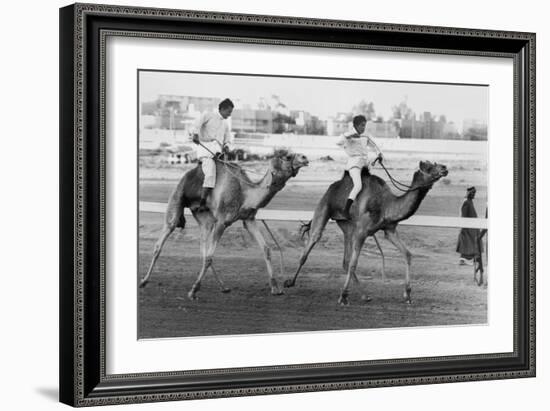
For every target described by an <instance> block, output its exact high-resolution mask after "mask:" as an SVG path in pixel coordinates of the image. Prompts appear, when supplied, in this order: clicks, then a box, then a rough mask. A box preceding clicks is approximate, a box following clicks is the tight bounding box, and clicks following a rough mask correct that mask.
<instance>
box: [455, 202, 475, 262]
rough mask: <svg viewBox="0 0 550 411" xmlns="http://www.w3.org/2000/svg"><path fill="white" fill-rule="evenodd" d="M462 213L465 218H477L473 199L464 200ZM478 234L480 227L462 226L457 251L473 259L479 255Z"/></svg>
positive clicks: (461, 255) (462, 255) (463, 256)
mask: <svg viewBox="0 0 550 411" xmlns="http://www.w3.org/2000/svg"><path fill="white" fill-rule="evenodd" d="M460 215H461V216H462V217H465V218H477V213H476V209H475V208H474V202H473V201H472V200H471V199H469V198H467V199H466V200H464V203H462V209H461V211H460ZM478 236H479V229H477V228H462V229H461V230H460V234H459V235H458V243H457V245H456V251H457V252H458V253H460V257H462V258H467V259H472V258H474V257H476V256H478V255H479V253H480V251H481V250H480V247H479V246H478V242H477V238H478Z"/></svg>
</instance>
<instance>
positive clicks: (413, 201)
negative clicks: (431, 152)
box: [386, 171, 431, 222]
mask: <svg viewBox="0 0 550 411" xmlns="http://www.w3.org/2000/svg"><path fill="white" fill-rule="evenodd" d="M430 188H431V185H426V181H424V179H423V178H422V173H421V172H420V171H417V172H416V173H415V174H414V176H413V180H412V183H411V191H409V192H407V193H405V194H403V195H402V196H399V197H396V199H395V201H394V202H393V204H392V206H391V207H390V208H389V210H388V211H389V213H387V214H386V219H387V220H390V221H394V222H399V221H402V220H405V219H407V218H409V217H410V216H411V215H413V214H414V213H416V210H418V207H420V203H422V200H424V197H426V194H428V191H430Z"/></svg>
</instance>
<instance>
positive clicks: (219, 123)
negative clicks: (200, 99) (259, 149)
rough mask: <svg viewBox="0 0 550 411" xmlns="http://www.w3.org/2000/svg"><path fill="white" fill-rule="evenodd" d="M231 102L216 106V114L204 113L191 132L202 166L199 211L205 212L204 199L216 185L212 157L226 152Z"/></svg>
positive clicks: (227, 100) (214, 164) (229, 132)
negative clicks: (202, 177)
mask: <svg viewBox="0 0 550 411" xmlns="http://www.w3.org/2000/svg"><path fill="white" fill-rule="evenodd" d="M233 107H234V105H233V102H232V101H231V100H229V99H228V98H226V99H225V100H222V101H221V103H220V104H219V105H218V111H217V112H215V113H214V112H204V113H203V114H202V115H201V116H200V118H199V119H198V120H197V122H196V123H195V126H194V130H193V142H194V143H195V144H197V158H198V160H199V161H200V162H201V164H202V171H203V173H204V182H203V184H202V192H201V201H200V206H199V211H205V210H207V207H206V199H207V198H208V195H209V194H210V192H211V191H212V189H213V188H214V186H215V185H216V163H215V162H214V156H215V155H218V154H219V153H222V152H226V151H227V150H228V146H227V144H229V142H230V141H231V130H230V127H229V123H228V122H227V119H228V118H229V116H231V113H232V112H233Z"/></svg>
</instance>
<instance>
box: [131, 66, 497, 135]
mask: <svg viewBox="0 0 550 411" xmlns="http://www.w3.org/2000/svg"><path fill="white" fill-rule="evenodd" d="M159 94H176V95H187V96H201V97H218V98H225V97H229V98H231V99H233V100H240V102H241V103H243V104H250V105H252V106H255V104H256V103H257V102H258V100H259V99H260V97H265V98H269V97H270V96H271V95H273V94H276V95H278V96H280V98H281V101H282V102H283V103H285V104H286V105H287V106H288V108H289V109H291V110H305V111H309V112H310V113H311V114H313V115H318V116H319V117H321V118H323V119H325V118H327V117H328V116H332V115H335V114H336V113H337V112H349V111H351V109H352V107H353V106H354V105H356V104H357V103H359V102H360V101H361V100H366V101H372V102H374V107H375V109H376V114H377V115H381V116H383V117H384V118H385V119H388V118H389V117H390V115H391V113H392V112H391V107H392V106H394V105H397V104H399V103H400V102H401V101H404V100H405V98H406V99H407V104H408V105H409V107H411V108H412V110H413V111H414V112H416V114H417V115H418V114H421V113H422V112H424V111H430V112H431V113H432V114H433V115H445V116H446V117H447V121H454V122H455V123H457V124H458V125H459V126H460V125H461V124H462V121H463V120H464V119H469V118H474V119H479V120H482V121H487V117H488V87H486V86H470V85H468V86H465V85H445V84H426V83H403V82H379V81H364V80H325V79H318V78H313V79H309V78H308V79H304V78H291V77H262V76H241V75H220V74H194V73H166V72H140V101H142V102H143V101H151V100H154V99H155V98H157V96H158V95H159Z"/></svg>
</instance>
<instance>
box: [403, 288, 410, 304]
mask: <svg viewBox="0 0 550 411" xmlns="http://www.w3.org/2000/svg"><path fill="white" fill-rule="evenodd" d="M403 298H404V299H405V302H406V303H407V304H411V303H412V301H411V289H410V288H407V289H406V290H405V291H404V292H403Z"/></svg>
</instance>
